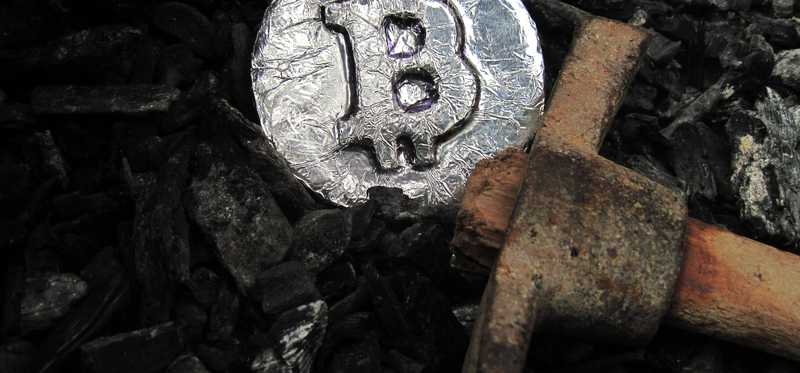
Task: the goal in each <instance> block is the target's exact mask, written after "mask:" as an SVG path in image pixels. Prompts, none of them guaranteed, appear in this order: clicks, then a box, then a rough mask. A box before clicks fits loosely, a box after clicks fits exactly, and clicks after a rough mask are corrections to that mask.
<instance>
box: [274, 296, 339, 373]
mask: <svg viewBox="0 0 800 373" xmlns="http://www.w3.org/2000/svg"><path fill="white" fill-rule="evenodd" d="M327 327H328V307H327V305H326V304H325V302H323V301H321V300H319V301H315V302H311V303H308V304H304V305H302V306H300V307H297V308H293V309H290V310H288V311H286V312H284V313H283V314H281V315H280V316H279V317H278V319H277V320H276V321H275V324H273V325H272V327H271V328H270V330H269V333H268V334H269V335H270V338H271V339H272V340H273V342H274V343H275V351H276V352H277V353H278V356H279V357H280V358H281V359H282V360H283V361H285V362H286V363H287V364H288V365H289V366H291V367H292V369H293V370H294V372H297V373H309V372H311V367H312V366H313V364H314V357H315V356H316V354H317V350H319V348H320V346H321V345H322V341H323V340H324V338H325V329H326V328H327Z"/></svg>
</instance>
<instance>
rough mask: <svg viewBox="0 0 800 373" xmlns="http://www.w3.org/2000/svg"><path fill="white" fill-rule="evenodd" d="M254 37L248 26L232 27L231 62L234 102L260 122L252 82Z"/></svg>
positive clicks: (249, 116) (247, 114)
mask: <svg viewBox="0 0 800 373" xmlns="http://www.w3.org/2000/svg"><path fill="white" fill-rule="evenodd" d="M253 40H254V36H253V35H252V34H251V33H250V30H249V29H248V28H247V25H246V24H244V23H236V24H234V25H233V26H232V27H231V41H232V44H233V58H232V59H231V62H230V65H231V66H230V69H231V82H232V84H233V87H231V88H232V91H233V102H235V103H236V107H237V108H238V109H239V111H241V112H242V113H244V114H245V115H246V116H247V117H248V118H249V119H250V120H255V121H257V120H258V114H257V113H256V107H255V101H254V99H253V91H252V84H251V80H250V54H251V49H252V46H253Z"/></svg>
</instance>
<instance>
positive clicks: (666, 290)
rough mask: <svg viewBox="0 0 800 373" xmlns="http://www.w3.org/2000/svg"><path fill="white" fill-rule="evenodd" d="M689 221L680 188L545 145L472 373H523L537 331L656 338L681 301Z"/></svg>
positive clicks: (563, 146)
mask: <svg viewBox="0 0 800 373" xmlns="http://www.w3.org/2000/svg"><path fill="white" fill-rule="evenodd" d="M541 175H546V177H542V176H541ZM686 218H687V213H686V206H685V204H684V203H683V202H682V199H681V196H680V195H679V194H677V193H676V192H675V191H674V190H672V189H669V188H667V187H664V186H662V185H660V184H657V183H656V182H654V181H652V180H650V179H647V178H645V177H644V176H641V175H639V174H638V173H636V172H634V171H631V170H628V169H626V168H624V167H622V166H619V165H617V164H615V163H613V162H611V161H609V160H606V159H604V158H602V157H599V156H597V155H594V154H591V153H587V152H583V151H581V150H579V149H575V148H573V147H572V146H571V145H570V144H567V143H564V142H562V141H560V139H549V138H539V139H537V141H536V143H535V144H534V147H533V149H532V150H531V156H530V161H529V165H528V177H527V178H526V180H525V184H524V186H523V189H522V192H521V195H520V199H519V201H518V204H517V209H516V211H515V213H514V217H513V219H512V228H511V231H510V232H509V235H508V237H507V239H506V244H505V246H504V247H503V250H502V252H501V253H500V256H499V257H498V260H497V263H496V266H495V270H494V272H493V273H492V275H491V277H490V285H489V290H488V291H486V292H485V293H484V300H483V301H484V304H483V306H484V308H483V309H482V313H483V317H484V319H483V320H481V322H482V323H481V324H479V325H476V326H475V330H474V333H477V336H476V337H474V339H473V341H472V342H473V345H472V346H471V347H470V348H471V351H470V352H469V353H471V354H473V355H474V356H471V357H470V358H469V361H470V362H471V363H472V364H474V370H471V368H470V369H465V371H481V372H483V371H498V372H500V371H502V372H516V371H520V370H521V369H522V367H523V365H524V362H525V356H526V352H527V344H528V340H529V338H530V333H531V332H532V330H533V329H534V328H535V329H542V330H548V331H554V332H559V333H564V334H571V335H580V336H583V337H593V336H594V337H598V338H602V339H604V340H614V341H616V342H619V343H623V344H641V343H645V342H647V341H649V339H650V338H651V337H652V336H653V335H654V334H655V332H656V330H657V328H658V325H659V323H660V321H661V318H662V317H663V315H664V314H665V313H666V312H667V309H668V306H669V301H670V300H671V296H672V293H673V286H674V284H675V281H676V279H677V276H678V273H679V269H680V264H681V259H682V255H681V245H682V242H683V240H684V229H685V224H686ZM468 356H469V355H468Z"/></svg>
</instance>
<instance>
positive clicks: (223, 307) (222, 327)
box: [206, 286, 239, 341]
mask: <svg viewBox="0 0 800 373" xmlns="http://www.w3.org/2000/svg"><path fill="white" fill-rule="evenodd" d="M238 316H239V297H238V296H237V295H236V293H234V292H233V291H231V290H229V289H228V288H227V287H225V286H223V287H222V288H220V291H219V293H218V294H217V299H216V301H215V302H214V304H212V305H211V308H210V309H209V312H208V331H207V332H206V339H207V340H209V341H219V340H225V339H229V338H230V337H231V335H232V334H233V329H234V327H235V326H236V322H237V321H238Z"/></svg>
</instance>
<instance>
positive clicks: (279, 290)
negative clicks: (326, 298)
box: [251, 261, 320, 316]
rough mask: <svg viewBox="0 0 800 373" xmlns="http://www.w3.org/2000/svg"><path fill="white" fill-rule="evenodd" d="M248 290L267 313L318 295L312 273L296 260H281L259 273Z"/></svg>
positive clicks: (270, 314) (298, 303) (271, 314)
mask: <svg viewBox="0 0 800 373" xmlns="http://www.w3.org/2000/svg"><path fill="white" fill-rule="evenodd" d="M251 293H253V298H254V299H256V300H257V301H258V302H259V303H260V304H261V310H262V311H263V312H264V314H266V315H268V316H277V315H280V314H281V313H282V312H284V311H286V310H288V309H290V308H295V307H298V306H300V305H303V304H308V303H312V302H314V301H317V300H319V299H320V294H319V291H317V288H316V287H315V286H314V277H313V276H312V275H311V274H310V273H309V272H308V271H307V270H306V269H305V267H304V266H303V264H302V263H300V262H294V261H289V262H283V263H281V264H278V265H276V266H274V267H271V268H269V269H267V270H266V271H264V272H263V273H261V274H259V275H258V277H257V278H256V285H255V287H253V289H252V291H251Z"/></svg>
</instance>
